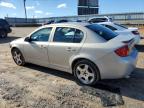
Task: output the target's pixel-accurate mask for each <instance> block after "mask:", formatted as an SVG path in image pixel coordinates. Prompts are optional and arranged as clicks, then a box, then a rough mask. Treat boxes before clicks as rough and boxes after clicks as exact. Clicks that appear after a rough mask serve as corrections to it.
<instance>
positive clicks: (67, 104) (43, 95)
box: [0, 27, 144, 108]
mask: <svg viewBox="0 0 144 108" xmlns="http://www.w3.org/2000/svg"><path fill="white" fill-rule="evenodd" d="M34 29H35V28H22V27H21V28H20V27H19V28H13V32H12V33H11V34H9V37H8V38H6V39H0V108H15V107H20V108H101V107H109V108H144V40H142V41H141V43H140V44H139V45H138V46H137V49H138V51H139V58H138V63H137V68H136V70H135V71H134V72H133V73H132V75H131V78H129V79H119V80H106V81H101V82H99V83H98V84H97V85H95V86H92V87H88V86H82V85H79V84H77V83H75V81H74V78H73V76H72V75H71V74H68V73H65V72H60V71H56V70H52V69H48V68H44V67H40V66H36V65H32V64H27V65H26V66H25V67H19V66H17V65H15V63H14V62H13V60H12V58H11V55H10V48H9V44H8V43H9V42H10V41H12V40H14V39H17V38H19V37H24V36H26V35H27V34H29V33H30V32H31V31H33V30H34ZM140 31H141V33H142V34H143V33H144V29H140Z"/></svg>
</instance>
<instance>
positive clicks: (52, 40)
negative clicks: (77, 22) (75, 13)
mask: <svg viewBox="0 0 144 108" xmlns="http://www.w3.org/2000/svg"><path fill="white" fill-rule="evenodd" d="M57 28H71V29H75V32H76V30H80V31H81V32H82V33H83V38H82V40H81V42H79V43H77V42H74V40H75V35H74V38H73V42H56V41H54V37H55V33H56V30H57ZM84 39H85V32H84V31H83V30H81V29H79V28H76V27H70V26H57V27H55V30H54V31H53V37H52V39H51V42H53V43H62V44H63V43H73V44H74V43H75V44H80V43H82V42H83V40H84Z"/></svg>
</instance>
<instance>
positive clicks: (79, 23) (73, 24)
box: [44, 22, 90, 27]
mask: <svg viewBox="0 0 144 108" xmlns="http://www.w3.org/2000/svg"><path fill="white" fill-rule="evenodd" d="M87 25H90V23H83V22H66V23H54V24H48V25H44V27H50V26H53V27H54V26H77V27H82V26H83V27H84V26H87Z"/></svg>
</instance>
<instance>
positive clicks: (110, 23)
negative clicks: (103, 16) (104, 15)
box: [97, 22, 114, 24]
mask: <svg viewBox="0 0 144 108" xmlns="http://www.w3.org/2000/svg"><path fill="white" fill-rule="evenodd" d="M97 24H114V23H113V22H99V23H97Z"/></svg>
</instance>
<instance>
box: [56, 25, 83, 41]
mask: <svg viewBox="0 0 144 108" xmlns="http://www.w3.org/2000/svg"><path fill="white" fill-rule="evenodd" d="M83 36H84V34H83V32H82V31H80V30H78V29H75V28H69V27H58V28H57V29H56V31H55V35H54V39H53V41H54V42H63V43H80V42H81V41H82V39H83Z"/></svg>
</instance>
